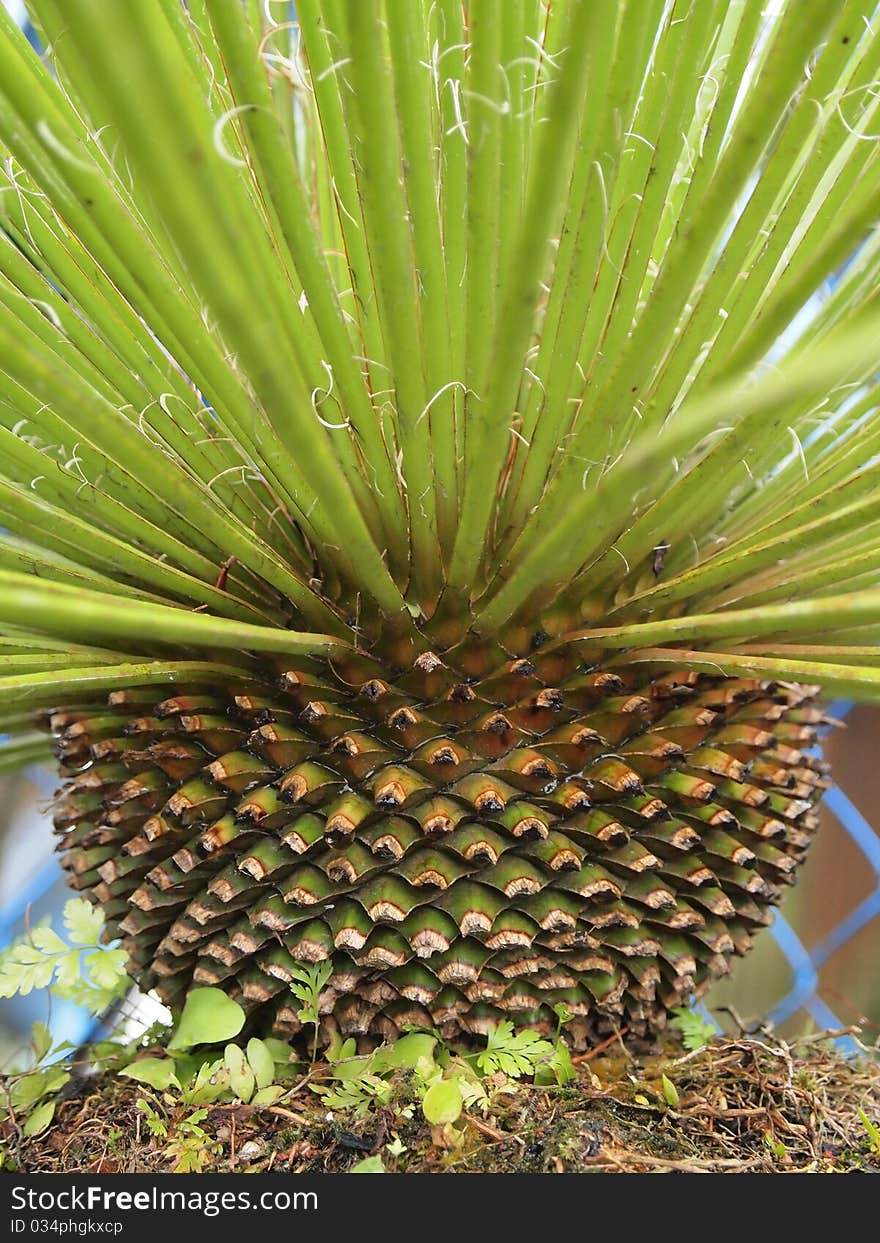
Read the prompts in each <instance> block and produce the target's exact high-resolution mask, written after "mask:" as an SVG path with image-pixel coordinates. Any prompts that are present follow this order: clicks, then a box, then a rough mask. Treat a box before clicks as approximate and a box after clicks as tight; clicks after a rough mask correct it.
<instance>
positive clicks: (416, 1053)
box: [385, 1032, 437, 1070]
mask: <svg viewBox="0 0 880 1243" xmlns="http://www.w3.org/2000/svg"><path fill="white" fill-rule="evenodd" d="M436 1047H437V1037H436V1036H431V1035H429V1034H428V1033H427V1032H409V1033H408V1034H407V1035H406V1036H401V1037H400V1039H399V1040H395V1042H394V1044H392V1045H389V1047H388V1050H387V1053H386V1055H385V1064H386V1065H387V1066H389V1067H397V1068H399V1069H401V1070H415V1069H416V1067H417V1066H418V1065H419V1063H420V1062H422V1061H424V1060H425V1059H426V1058H427V1060H428V1061H429V1062H433V1060H434V1050H435V1048H436Z"/></svg>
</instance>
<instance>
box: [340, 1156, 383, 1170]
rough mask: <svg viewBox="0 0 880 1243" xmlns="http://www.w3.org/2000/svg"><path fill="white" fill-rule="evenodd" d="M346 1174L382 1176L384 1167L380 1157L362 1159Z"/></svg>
mask: <svg viewBox="0 0 880 1243" xmlns="http://www.w3.org/2000/svg"><path fill="white" fill-rule="evenodd" d="M348 1172H349V1174H384V1173H385V1166H384V1165H383V1164H382V1158H381V1157H380V1156H375V1157H364V1159H363V1161H358V1163H357V1165H353V1166H352V1167H351V1169H350V1170H349V1171H348Z"/></svg>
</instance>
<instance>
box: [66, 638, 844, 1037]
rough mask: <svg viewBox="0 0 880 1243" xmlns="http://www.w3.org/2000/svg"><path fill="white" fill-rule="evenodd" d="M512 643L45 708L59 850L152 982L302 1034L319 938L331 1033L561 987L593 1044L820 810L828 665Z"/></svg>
mask: <svg viewBox="0 0 880 1243" xmlns="http://www.w3.org/2000/svg"><path fill="white" fill-rule="evenodd" d="M526 646H527V648H528V650H524V651H523V652H522V654H521V655H520V656H519V658H515V659H511V658H510V654H509V653H508V655H507V658H506V659H503V660H501V661H498V660H496V658H495V657H494V656H490V654H489V651H488V649H486V648H485V647H483V648H481V647H480V646H478V645H475V644H474V645H471V646H470V647H469V648H467V649H459V650H456V651H454V652H453V653H451V654H448V655H444V656H442V657H441V656H436V655H434V654H433V653H428V654H427V655H425V654H423V655H421V656H420V657H419V658H418V659H417V660H416V661H415V663H414V664H411V663H409V664H408V667H400V666H399V665H398V666H397V667H395V666H394V662H393V661H389V662H388V663H387V665H382V664H381V663H379V662H377V661H376V660H375V659H374V657H373V656H372V655H370V656H366V655H365V656H360V655H347V656H346V655H340V657H339V658H335V657H334V658H333V659H332V660H330V659H318V658H314V657H308V658H301V659H294V660H289V659H285V660H283V661H281V660H277V661H275V662H274V663H273V662H270V661H268V660H263V661H262V663H261V664H260V665H259V666H258V667H259V669H260V670H261V671H262V672H261V675H260V676H259V677H257V678H255V677H254V676H253V673H252V669H253V666H251V667H250V668H249V669H248V670H247V671H245V670H243V674H242V681H241V683H240V684H235V685H228V686H222V687H218V686H216V685H199V684H192V685H186V686H182V685H177V686H175V687H174V688H173V689H174V693H173V695H172V696H171V697H168V694H167V689H161V688H155V687H152V688H147V689H139V690H131V691H116V692H112V693H111V694H110V696H109V700H108V701H107V702H106V704H105V705H102V706H101V707H88V708H70V709H62V710H59V711H56V712H53V713H52V714H50V723H51V727H52V730H53V732H54V734H55V736H56V739H57V748H58V753H59V756H60V759H61V761H62V764H63V766H64V771H65V773H66V775H67V781H66V785H65V787H64V789H63V791H62V793H61V796H60V802H59V804H58V808H57V813H56V824H57V827H58V830H59V832H60V834H61V835H62V837H61V848H62V850H63V852H64V863H65V866H66V867H67V868H69V869H70V871H71V873H72V879H73V883H74V885H75V887H76V888H78V889H80V890H82V891H84V892H86V893H89V894H90V895H92V896H93V897H94V899H95V900H97V901H98V902H99V903H100V904H101V905H102V907H103V908H104V911H105V914H106V916H107V921H108V931H109V933H110V934H112V935H119V936H121V937H123V938H124V940H123V944H124V946H125V947H126V949H127V950H128V952H129V955H130V970H131V973H132V975H133V976H134V978H135V979H136V980H138V982H139V983H140V985H141V987H143V988H145V989H150V988H155V989H156V991H157V993H158V994H159V996H160V997H162V998H163V999H164V1000H165V1001H166V1002H168V1003H169V1004H170V1005H171V1006H172V1007H178V1006H179V1005H180V1004H181V1003H182V1001H183V998H184V996H185V995H186V992H187V990H188V989H190V988H191V987H194V986H198V985H206V984H217V985H221V986H222V987H223V988H224V989H225V990H226V991H227V992H228V994H229V995H230V996H232V997H234V998H235V999H236V1000H237V1001H239V1002H240V1003H241V1004H242V1005H243V1006H244V1007H245V1008H246V1009H247V1010H248V1011H249V1013H250V1015H251V1018H252V1022H253V1027H254V1029H255V1030H260V1031H263V1032H272V1033H274V1034H276V1035H279V1036H282V1037H284V1038H288V1039H289V1038H291V1037H295V1036H296V1034H297V1033H298V1031H299V1030H300V1021H299V1019H298V1016H297V1003H296V1001H295V999H294V998H293V997H292V995H291V993H290V991H289V989H288V987H287V985H288V982H289V980H290V968H291V967H292V966H294V965H295V963H296V962H318V961H321V960H326V959H328V958H329V959H331V960H332V966H333V971H332V975H331V976H330V978H329V980H328V982H327V985H326V987H325V989H324V992H323V994H322V998H321V1002H322V1013H323V1016H324V1018H323V1023H322V1029H321V1040H322V1042H323V1041H327V1040H329V1039H330V1038H331V1036H332V1035H333V1034H334V1033H335V1032H337V1031H338V1032H340V1033H341V1034H342V1035H343V1036H348V1035H357V1036H359V1037H361V1038H362V1039H361V1044H362V1045H364V1046H368V1045H369V1044H371V1043H375V1042H376V1041H378V1040H383V1039H389V1038H393V1037H394V1036H395V1035H396V1034H398V1033H399V1032H400V1030H401V1029H402V1028H403V1027H405V1026H406V1025H411V1024H416V1025H431V1026H434V1027H436V1028H438V1029H439V1031H440V1032H441V1034H442V1035H443V1036H444V1038H446V1039H448V1040H459V1039H462V1038H466V1037H468V1036H471V1035H474V1034H479V1033H485V1031H486V1030H487V1029H488V1027H489V1026H490V1024H492V1023H493V1022H496V1021H497V1020H498V1019H500V1018H511V1019H513V1020H514V1022H515V1023H517V1024H519V1025H529V1026H534V1027H536V1028H538V1029H543V1030H547V1029H549V1028H551V1027H555V1024H556V1015H555V1014H554V1011H553V1007H554V1005H556V1004H558V1003H564V1005H565V1006H566V1007H567V1008H568V1010H569V1011H570V1012H572V1013H573V1014H574V1015H575V1016H576V1018H575V1020H574V1021H573V1022H572V1023H571V1024H570V1025H569V1026H568V1027H567V1028H566V1030H567V1032H568V1033H569V1034H570V1036H571V1038H572V1041H573V1043H574V1044H575V1046H576V1047H586V1046H587V1045H590V1044H592V1043H595V1042H597V1041H598V1040H601V1039H602V1038H603V1037H605V1036H606V1035H607V1034H608V1033H610V1032H613V1031H615V1030H620V1029H622V1028H626V1029H627V1030H628V1031H629V1032H630V1033H631V1034H632V1035H634V1036H636V1037H646V1038H650V1037H651V1036H652V1035H653V1034H654V1033H656V1032H657V1031H659V1030H660V1029H662V1027H663V1026H664V1024H665V1021H666V1015H667V1011H668V1009H669V1008H670V1007H672V1006H677V1005H681V1004H687V1002H688V1001H689V999H690V998H691V997H692V996H694V995H699V994H701V993H702V992H703V991H704V990H705V989H706V988H707V987H708V986H709V984H711V982H712V981H713V980H714V979H715V978H717V977H718V976H721V975H723V974H724V973H726V972H727V971H728V970H729V959H730V958H731V956H732V955H734V954H745V953H746V952H747V950H748V949H749V947H750V946H751V944H752V939H753V937H754V935H755V933H756V931H757V930H759V929H760V928H761V927H763V926H765V925H766V924H767V923H768V922H770V919H771V913H770V908H771V907H772V905H773V904H774V903H776V902H777V901H778V899H779V896H780V891H781V886H782V885H784V884H787V883H789V882H790V881H791V880H792V879H793V876H794V872H795V870H796V868H797V866H798V864H799V863H800V861H801V859H802V858H803V856H804V853H805V851H806V849H807V847H808V845H809V843H810V840H811V837H812V835H813V832H814V830H815V827H816V822H817V817H816V814H815V804H816V802H817V800H818V798H819V797H821V792H822V790H823V788H824V787H825V786H826V785H827V782H826V780H825V777H824V774H825V772H826V769H827V766H826V765H825V764H824V763H823V762H822V761H821V760H820V759H818V758H816V757H815V755H814V754H812V751H811V748H812V747H813V744H814V742H815V737H816V727H817V726H818V725H819V724H821V723H822V721H823V719H824V718H823V715H822V712H821V709H820V708H819V707H818V706H817V705H816V703H815V693H816V691H815V688H813V687H806V686H797V685H793V684H788V683H786V684H782V683H779V682H768V681H759V680H756V679H742V678H732V677H723V676H717V677H713V676H707V675H705V674H698V673H695V672H665V673H664V672H660V671H656V670H655V671H653V673H652V670H651V668H650V664H648V665H645V664H642V663H641V662H639V661H636V660H634V659H633V654H630V656H629V657H627V656H620V655H617V656H614V655H613V654H612V655H610V656H609V655H608V654H603V653H602V652H600V651H593V652H591V653H589V654H586V655H585V654H584V652H583V648H582V646H581V647H580V648H578V649H577V651H575V647H574V645H571V644H567V643H565V642H559V641H553V640H550V639H549V638H548V637H547V636H545V635H542V634H538V635H535V636H534V637H533V638H532V640H531V642H530V643H529V644H528V645H525V644H524V645H523V647H524V648H525V647H526Z"/></svg>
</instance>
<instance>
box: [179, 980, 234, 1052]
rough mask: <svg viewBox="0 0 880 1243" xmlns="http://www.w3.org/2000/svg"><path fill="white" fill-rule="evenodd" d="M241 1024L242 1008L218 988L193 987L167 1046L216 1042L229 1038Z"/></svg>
mask: <svg viewBox="0 0 880 1243" xmlns="http://www.w3.org/2000/svg"><path fill="white" fill-rule="evenodd" d="M243 1026H244V1010H242V1008H241V1006H240V1005H239V1004H238V1002H237V1001H233V1000H232V998H231V997H227V996H226V994H225V993H224V992H223V991H222V989H219V988H194V989H193V991H192V992H191V993H190V994H189V996H188V997H187V999H186V1003H185V1004H184V1007H183V1013H182V1014H181V1016H180V1021H179V1022H178V1024H177V1028H176V1029H175V1032H174V1035H173V1036H172V1037H171V1040H170V1042H169V1044H168V1048H169V1049H191V1048H192V1046H193V1045H194V1044H219V1043H220V1041H222V1040H231V1039H232V1037H233V1036H237V1035H238V1033H239V1032H240V1031H241V1029H242V1027H243Z"/></svg>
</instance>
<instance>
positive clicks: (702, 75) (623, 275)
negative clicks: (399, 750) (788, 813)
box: [0, 0, 880, 755]
mask: <svg viewBox="0 0 880 1243" xmlns="http://www.w3.org/2000/svg"><path fill="white" fill-rule="evenodd" d="M31 8H32V12H33V17H34V21H35V23H36V25H37V28H38V30H39V31H40V33H41V36H42V38H43V40H44V42H45V44H46V46H47V48H48V51H47V53H46V55H45V57H44V58H42V59H41V58H40V57H39V56H38V55H37V54H36V53H35V52H34V51H33V50H32V49H31V47H30V46H29V45H28V44H27V42H26V40H25V39H24V37H23V36H22V35H21V34H20V32H18V31H17V30H16V29H15V28H14V26H13V24H12V22H11V19H10V18H9V17H8V16H7V15H6V14H5V13H2V14H0V154H2V171H0V381H2V382H0V527H2V528H3V532H2V534H0V625H2V626H3V627H4V628H5V630H6V633H7V635H8V637H9V642H10V643H12V642H13V637H14V636H18V637H19V639H23V640H26V642H25V643H24V647H23V648H22V650H20V651H19V650H14V649H13V648H12V647H9V648H5V647H0V666H2V668H0V686H3V688H4V689H3V690H2V692H0V693H2V696H3V702H4V703H10V704H12V703H14V696H15V689H14V687H15V686H16V685H17V686H20V688H21V694H22V695H30V694H34V695H36V696H37V697H38V698H39V697H40V696H41V695H42V693H43V692H42V690H39V689H35V688H37V687H40V686H42V685H43V684H42V683H34V682H29V681H28V679H32V678H34V677H39V676H40V675H41V673H45V674H46V675H47V677H56V678H57V679H58V683H57V684H58V686H59V688H60V687H61V686H63V685H70V686H71V687H73V686H74V685H76V684H78V681H79V679H80V677H82V678H86V679H87V680H88V678H89V677H92V674H90V673H89V670H97V669H102V668H103V669H106V670H109V672H107V673H106V677H108V678H110V677H115V676H116V673H115V671H114V669H115V666H114V664H113V661H112V660H111V661H110V662H109V663H100V662H106V661H107V655H106V653H107V652H108V651H109V652H113V651H115V650H116V648H117V646H118V648H119V651H120V653H122V652H124V653H125V655H124V661H125V663H126V664H132V663H134V664H138V665H139V666H141V665H143V667H144V668H152V667H153V666H152V663H150V662H152V661H153V660H154V659H158V664H157V666H156V667H157V668H158V667H159V665H161V663H162V660H164V659H166V657H159V658H157V657H156V652H157V651H159V649H160V648H161V649H164V648H171V649H175V650H173V651H171V652H170V653H169V654H168V656H167V659H168V660H169V662H171V661H179V660H180V659H181V658H183V659H185V660H187V661H189V660H191V659H192V657H193V655H194V654H196V655H198V654H200V653H202V654H207V655H208V658H209V660H210V658H211V657H210V654H211V653H212V652H214V651H215V650H219V649H224V650H232V651H237V652H240V653H247V652H254V653H256V652H260V653H269V652H278V653H284V652H288V653H305V652H327V651H329V650H331V649H333V647H334V645H340V646H341V648H348V649H351V648H354V649H364V648H366V649H369V648H370V645H371V644H372V643H373V642H375V640H376V638H377V636H379V635H384V636H388V635H391V636H393V637H394V641H395V642H397V643H399V644H401V645H402V646H401V648H400V650H401V651H406V652H407V653H410V654H415V653H417V652H418V651H419V650H422V651H425V650H427V649H428V648H443V647H445V648H447V649H449V648H452V647H455V646H456V645H457V644H461V643H467V642H468V641H470V640H469V636H473V635H474V634H476V635H478V636H480V637H481V638H483V639H487V640H491V641H494V640H498V641H499V642H500V643H501V644H502V646H503V645H504V643H505V641H506V640H505V635H506V634H508V633H514V632H515V631H516V628H517V627H525V628H530V629H531V630H533V631H539V630H546V631H547V632H548V633H549V634H551V636H553V637H554V638H555V639H559V640H560V641H561V640H562V637H563V636H565V639H566V641H569V640H570V639H571V636H572V635H573V634H575V635H576V634H581V633H583V634H585V635H588V636H589V637H590V640H591V641H593V640H594V639H601V641H602V642H603V643H606V644H607V645H608V646H609V647H612V648H614V649H615V650H620V651H628V650H630V649H636V648H642V647H644V648H646V649H647V651H646V652H643V653H642V654H641V655H640V656H639V657H638V659H639V660H650V661H652V662H653V663H655V664H662V663H663V661H665V660H666V659H667V657H666V656H665V655H663V653H666V652H670V651H671V652H673V653H675V654H676V655H675V657H674V658H675V660H677V661H678V663H679V665H680V666H681V667H685V666H687V665H688V662H691V666H692V667H694V668H697V667H699V668H702V667H703V663H704V662H706V661H709V660H713V659H716V656H717V661H718V662H720V665H719V667H723V668H725V669H726V670H730V671H734V670H739V671H741V670H744V669H746V667H754V668H755V669H758V668H760V670H761V671H762V672H763V673H766V674H767V675H768V676H769V675H771V674H773V672H774V670H775V674H776V676H778V677H780V678H795V677H801V676H803V678H805V679H806V680H807V681H811V682H812V681H817V682H822V683H824V684H825V685H826V686H827V687H828V688H829V689H835V688H837V689H839V688H841V687H844V686H845V687H846V688H847V693H852V694H864V695H865V696H868V697H874V695H875V681H876V661H874V660H873V658H872V654H871V648H870V646H869V645H870V643H871V642H873V639H874V637H875V635H876V633H877V631H878V628H880V594H878V587H880V577H878V575H880V511H878V510H877V501H876V495H877V488H876V483H877V469H878V468H877V459H878V452H880V398H878V393H880V389H878V382H877V375H878V366H880V344H878V343H880V300H878V288H880V285H878V274H880V239H878V235H877V233H876V228H877V224H878V218H880V208H878V203H880V193H878V191H880V146H878V142H877V134H878V132H880V96H878V92H877V89H876V86H877V80H878V76H880V31H878V29H877V27H876V23H874V22H873V21H872V18H873V16H874V6H873V4H872V3H871V2H869V0H843V3H841V4H835V5H832V4H829V3H828V2H827V0H781V2H780V3H779V4H777V5H774V6H773V8H772V9H771V10H768V9H767V7H766V6H765V5H764V4H763V3H762V0H734V2H733V3H727V2H725V0H705V3H696V4H695V3H693V2H692V0H669V2H667V0H596V3H590V4H583V3H577V2H576V0H506V2H505V3H504V4H503V5H500V4H497V3H494V2H493V0H465V2H464V3H459V0H437V2H436V3H428V2H427V0H411V2H409V3H405V4H398V3H394V2H393V0H327V2H322V3H320V4H319V3H317V0H301V2H300V3H298V4H297V6H296V8H297V21H296V23H291V22H284V21H277V22H276V21H274V20H273V17H272V6H265V8H262V7H261V6H259V5H255V4H246V3H239V2H238V0H231V2H229V3H227V2H225V0H199V2H198V3H191V4H188V5H183V4H180V3H177V0H162V2H161V3H158V4H153V5H143V4H135V5H107V4H106V3H104V2H103V0H64V3H62V2H61V0H33V3H32V5H31ZM842 269H845V271H842ZM818 294H821V297H820V298H817V297H816V295H818ZM658 550H659V552H658ZM46 636H51V640H50V639H48V638H47V637H46ZM850 638H851V639H852V643H850V642H849V639H850ZM44 641H45V642H46V643H49V642H50V641H51V642H52V643H54V644H57V645H60V646H52V647H49V646H45V647H43V646H40V644H41V643H42V642H44ZM28 642H31V643H33V644H35V645H36V646H34V647H33V648H29V647H28V646H27V643H28ZM693 643H700V644H701V645H706V646H707V648H708V650H707V651H703V650H702V648H701V650H700V651H699V652H693V651H691V648H690V645H691V644H693ZM82 644H85V645H86V647H88V648H91V647H92V646H93V645H94V651H95V652H96V653H99V652H102V653H103V654H98V655H96V656H95V660H96V661H98V662H99V663H98V664H95V665H93V663H92V661H91V659H86V658H85V657H84V656H83V654H82V651H81V650H78V645H82ZM105 644H106V645H109V646H108V647H106V648H101V645H105ZM658 644H659V645H662V648H658V647H657V645H658ZM742 644H747V645H751V646H748V647H745V648H743V647H742V646H737V645H742ZM65 651H67V652H68V653H69V659H67V658H65V656H64V653H65ZM658 652H659V653H660V654H659V655H658ZM713 653H714V654H715V655H713ZM121 659H122V658H121ZM242 659H246V658H244V657H242ZM669 659H672V657H669ZM65 661H66V663H65ZM3 662H8V664H6V665H3ZM40 662H43V663H42V664H40ZM144 662H147V663H146V664H145V663H144ZM749 662H751V666H750V665H749ZM38 666H39V667H38ZM801 666H803V668H801ZM167 667H168V668H171V664H170V663H169V665H168V666H167ZM238 667H239V664H238V658H236V660H233V661H232V663H231V665H230V668H238ZM65 671H67V672H65ZM70 671H73V672H72V673H70ZM68 673H70V678H69V681H68V682H65V680H64V679H65V677H67V675H68ZM74 675H75V676H74ZM102 676H105V675H104V674H97V673H96V674H94V677H102ZM10 679H11V681H10ZM108 685H109V683H108ZM29 688H30V689H29ZM22 702H24V700H22ZM28 702H31V700H28ZM41 702H42V700H41ZM15 745H16V746H17V747H19V750H20V751H21V754H22V755H26V754H29V751H28V747H29V746H31V745H32V744H31V743H30V742H28V735H25V738H24V740H23V741H22V742H21V743H20V744H18V743H17V744H15ZM34 745H35V744H34ZM10 754H12V753H11V752H10Z"/></svg>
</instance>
